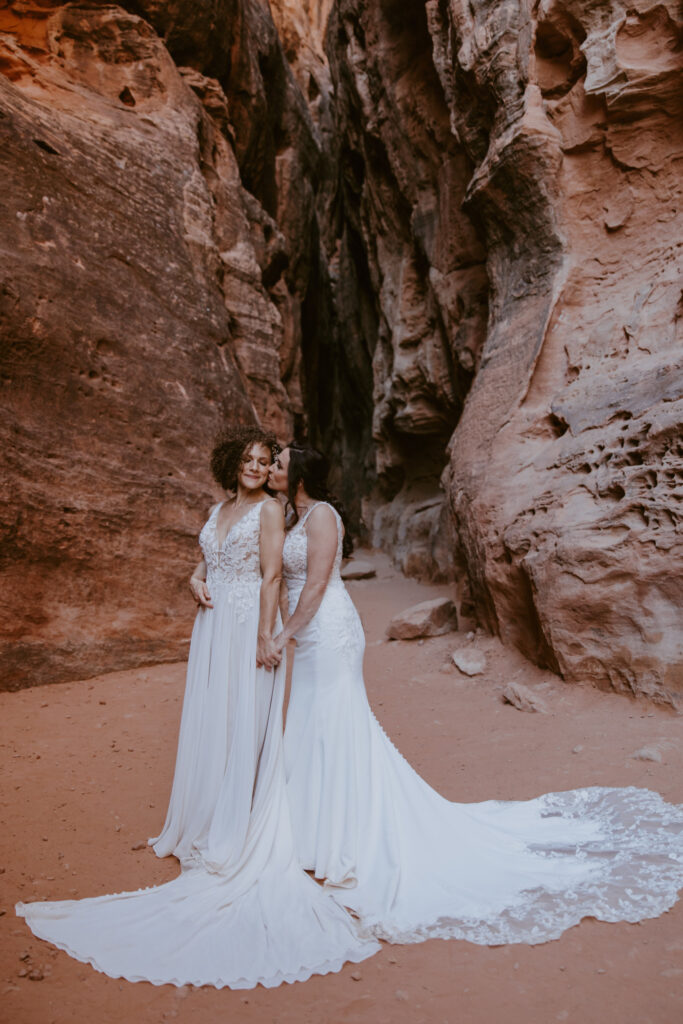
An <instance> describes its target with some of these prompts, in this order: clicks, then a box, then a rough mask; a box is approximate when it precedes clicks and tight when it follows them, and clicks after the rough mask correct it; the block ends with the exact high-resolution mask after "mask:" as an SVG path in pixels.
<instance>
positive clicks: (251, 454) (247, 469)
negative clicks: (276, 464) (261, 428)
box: [237, 444, 271, 491]
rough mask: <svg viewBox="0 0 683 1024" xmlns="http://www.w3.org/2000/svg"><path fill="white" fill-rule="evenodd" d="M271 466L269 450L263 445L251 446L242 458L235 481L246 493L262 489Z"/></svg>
mask: <svg viewBox="0 0 683 1024" xmlns="http://www.w3.org/2000/svg"><path fill="white" fill-rule="evenodd" d="M270 465H271V454H270V448H268V446H267V445H265V444H252V445H251V446H250V447H249V448H248V449H247V451H245V453H244V455H243V456H242V461H241V463H240V468H239V472H238V474H237V480H238V483H239V484H240V486H241V487H244V489H245V490H246V491H255V490H258V488H259V487H263V485H264V484H265V483H266V481H267V479H268V470H269V469H270Z"/></svg>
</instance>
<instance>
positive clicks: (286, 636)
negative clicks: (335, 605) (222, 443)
mask: <svg viewBox="0 0 683 1024" xmlns="http://www.w3.org/2000/svg"><path fill="white" fill-rule="evenodd" d="M326 589H327V581H325V582H308V583H305V584H304V588H303V590H302V591H301V594H300V596H299V600H298V602H297V606H296V608H295V609H294V611H293V612H292V614H291V616H290V618H289V620H288V622H287V625H286V626H285V628H284V629H283V631H282V639H283V640H285V641H288V640H291V639H292V638H293V637H295V636H296V634H297V633H298V632H299V631H300V630H302V629H304V627H305V626H307V625H308V624H309V622H310V621H311V619H312V618H313V616H314V615H315V613H316V612H317V610H318V608H319V607H320V604H321V601H322V599H323V595H324V593H325V591H326Z"/></svg>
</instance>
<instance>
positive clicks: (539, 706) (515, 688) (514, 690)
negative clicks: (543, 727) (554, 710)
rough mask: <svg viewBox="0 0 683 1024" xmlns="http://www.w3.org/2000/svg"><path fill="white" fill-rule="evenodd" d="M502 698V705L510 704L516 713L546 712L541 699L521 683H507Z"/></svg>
mask: <svg viewBox="0 0 683 1024" xmlns="http://www.w3.org/2000/svg"><path fill="white" fill-rule="evenodd" d="M502 698H503V703H504V704H512V706H513V707H514V708H517V710H518V711H538V712H540V714H545V713H546V712H547V710H548V708H547V707H546V705H545V702H544V701H543V700H542V699H541V697H539V696H538V694H536V693H534V691H533V690H532V689H531V688H530V687H528V686H524V685H522V683H508V685H507V686H506V687H505V689H504V690H503V693H502Z"/></svg>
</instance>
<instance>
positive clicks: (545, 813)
mask: <svg viewBox="0 0 683 1024" xmlns="http://www.w3.org/2000/svg"><path fill="white" fill-rule="evenodd" d="M330 507H331V506H330ZM311 511H312V509H311V510H310V511H309V513H308V514H310V512H311ZM333 511H334V510H333ZM335 516H336V517H337V529H338V546H337V555H336V559H335V563H334V567H333V570H332V574H331V577H330V581H329V583H328V585H327V589H326V591H325V594H324V597H323V600H322V603H321V605H320V607H319V609H318V611H317V612H316V614H315V616H314V617H313V619H312V620H311V622H310V623H309V625H308V626H306V627H305V628H304V629H302V630H301V631H300V632H299V633H298V634H297V636H296V641H297V646H296V653H295V657H294V667H293V675H292V689H291V697H290V703H289V708H288V712H287V724H286V729H285V770H286V775H287V790H288V794H289V802H290V807H291V813H292V823H293V827H294V836H295V840H296V843H297V848H298V852H299V859H300V861H301V863H302V864H303V866H304V867H305V868H307V869H309V870H311V871H312V872H314V874H315V876H316V877H317V878H319V879H324V880H325V887H326V888H327V889H328V891H329V892H331V894H332V895H333V896H334V898H335V899H336V900H337V901H338V902H339V904H340V905H341V906H345V907H348V908H350V909H351V910H352V911H353V912H354V913H355V914H356V915H357V916H358V918H359V919H360V921H361V922H362V923H363V925H365V926H366V928H367V929H368V931H369V932H371V933H372V934H374V935H376V936H377V937H379V938H382V939H386V940H388V941H390V942H419V941H422V940H424V939H429V938H436V937H441V938H451V937H453V938H462V939H467V940H469V941H472V942H476V943H480V944H486V945H496V944H500V943H508V942H524V943H532V944H533V943H539V942H545V941H547V940H549V939H555V938H557V937H559V935H560V934H561V933H562V932H563V931H564V930H565V929H566V928H568V927H569V926H571V925H573V924H575V923H577V922H578V921H579V920H580V919H581V918H582V917H586V916H593V917H596V918H598V919H600V920H603V921H640V920H643V919H645V918H650V917H657V916H658V915H659V914H661V913H662V912H664V911H665V910H667V909H668V908H669V907H671V906H672V905H673V903H674V902H675V901H676V898H677V892H678V889H679V888H681V887H682V886H683V807H677V806H672V805H670V804H667V803H665V802H664V801H663V800H662V798H661V797H660V796H659V794H658V793H654V792H651V791H649V790H646V789H637V788H633V787H631V788H625V789H613V788H602V787H590V788H585V789H578V790H573V791H571V792H564V793H549V794H546V795H544V796H540V797H538V798H536V799H533V800H526V801H519V802H517V801H515V802H501V801H497V800H489V801H485V802H483V803H476V804H458V803H451V802H450V801H448V800H445V799H444V798H443V797H441V796H440V795H439V794H438V793H437V792H435V791H434V790H433V789H431V788H430V787H429V786H428V785H427V784H426V783H425V782H424V781H423V780H422V779H421V778H420V777H419V775H418V774H417V773H416V772H415V771H413V769H412V768H411V767H410V765H409V764H408V763H407V761H405V760H404V758H403V757H402V756H401V755H400V754H399V752H398V751H397V750H396V748H395V747H394V746H393V744H392V743H391V741H390V740H389V739H388V738H387V736H386V735H385V734H384V732H383V731H382V729H381V727H380V725H379V724H378V722H377V721H376V719H375V717H374V715H373V714H372V711H371V709H370V706H369V704H368V700H367V696H366V693H365V686H364V683H363V664H362V663H363V652H364V647H365V641H364V635H363V629H362V626H361V623H360V619H359V618H358V614H357V612H356V610H355V607H354V605H353V603H352V601H351V599H350V597H349V596H348V593H347V591H346V588H345V587H344V584H343V582H342V579H341V576H340V574H339V568H340V562H341V546H342V545H341V537H342V529H341V522H340V520H339V517H338V516H337V513H336V512H335ZM304 524H305V517H304V518H302V519H301V520H299V522H298V523H297V524H296V525H295V526H294V527H293V529H291V530H290V532H289V533H288V534H287V536H286V539H285V547H284V557H283V572H284V578H285V581H286V584H287V589H288V600H289V608H290V613H291V612H292V611H293V610H294V608H295V607H296V604H297V601H298V599H299V595H300V594H301V590H302V588H303V586H304V584H305V581H306V565H307V540H306V530H305V526H304Z"/></svg>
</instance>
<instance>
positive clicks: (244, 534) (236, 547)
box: [199, 499, 268, 614]
mask: <svg viewBox="0 0 683 1024" xmlns="http://www.w3.org/2000/svg"><path fill="white" fill-rule="evenodd" d="M264 500H268V499H264ZM262 505H263V501H259V502H257V503H256V504H255V505H253V506H252V507H251V508H250V509H249V511H248V512H245V514H244V515H243V516H242V518H241V519H238V520H237V522H236V523H235V525H234V526H233V527H231V529H230V530H229V531H228V534H227V536H226V538H225V540H224V541H223V543H222V545H221V546H220V547H219V545H218V543H217V538H216V523H217V521H218V512H219V510H220V508H221V505H220V504H219V505H216V507H215V508H214V510H213V512H212V513H211V515H210V516H209V518H208V519H207V521H206V523H205V524H204V526H203V527H202V530H201V533H200V534H199V546H200V547H201V549H202V554H203V555H204V561H205V562H206V585H207V587H208V589H209V593H210V594H211V597H212V599H213V600H214V602H215V600H216V599H217V598H219V597H221V596H226V595H228V596H229V597H230V599H231V600H233V601H235V602H236V603H237V604H238V606H239V609H240V611H241V612H243V613H244V614H246V613H247V612H248V611H249V610H250V609H251V608H252V607H253V605H254V603H255V602H257V601H258V600H259V593H260V589H261V556H260V551H259V534H260V530H261V506H262Z"/></svg>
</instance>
